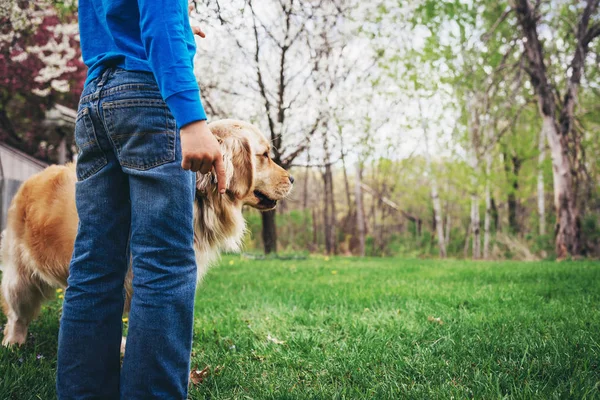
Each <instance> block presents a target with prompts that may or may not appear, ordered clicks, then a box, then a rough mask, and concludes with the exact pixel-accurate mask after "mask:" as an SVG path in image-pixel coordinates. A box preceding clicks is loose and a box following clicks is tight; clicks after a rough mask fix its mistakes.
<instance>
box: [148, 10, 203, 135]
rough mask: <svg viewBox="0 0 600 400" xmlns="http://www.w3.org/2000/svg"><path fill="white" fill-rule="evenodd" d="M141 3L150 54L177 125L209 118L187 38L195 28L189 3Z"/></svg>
mask: <svg viewBox="0 0 600 400" xmlns="http://www.w3.org/2000/svg"><path fill="white" fill-rule="evenodd" d="M138 7H139V10H140V32H141V39H142V44H143V45H144V49H145V50H146V57H147V58H148V62H149V63H150V67H151V68H152V71H153V72H154V77H155V78H156V81H157V83H158V88H159V89H160V92H161V94H162V96H163V98H164V99H165V102H166V103H167V105H168V106H169V109H170V110H171V113H173V116H174V117H175V120H176V121H177V125H178V126H179V127H182V126H184V125H187V124H189V123H190V122H194V121H201V120H206V113H205V112H204V108H203V107H202V103H201V101H200V91H199V89H198V83H197V82H196V77H195V76H194V66H193V59H192V58H191V57H190V52H189V48H188V41H187V40H186V38H187V37H188V35H190V34H191V32H192V30H191V29H192V28H191V27H190V24H189V19H188V13H187V11H188V10H187V3H184V2H182V1H181V0H138Z"/></svg>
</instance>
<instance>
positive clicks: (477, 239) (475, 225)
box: [471, 192, 481, 260]
mask: <svg viewBox="0 0 600 400" xmlns="http://www.w3.org/2000/svg"><path fill="white" fill-rule="evenodd" d="M480 224H481V221H480V218H479V196H477V193H475V192H473V193H472V194H471V225H472V226H471V232H472V233H473V259H475V260H478V259H479V258H481V228H480Z"/></svg>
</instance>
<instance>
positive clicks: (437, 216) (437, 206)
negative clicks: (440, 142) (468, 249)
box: [419, 102, 446, 258]
mask: <svg viewBox="0 0 600 400" xmlns="http://www.w3.org/2000/svg"><path fill="white" fill-rule="evenodd" d="M419 110H420V111H421V122H422V124H421V125H422V128H423V136H424V138H425V161H426V163H427V173H428V174H429V182H430V185H431V200H432V201H433V218H434V221H435V228H436V231H437V238H438V246H439V249H440V257H441V258H446V241H445V240H444V239H445V238H444V224H443V222H442V221H443V219H442V205H441V203H440V196H439V194H438V186H437V179H436V178H435V175H434V174H433V171H432V168H431V154H429V139H428V136H429V135H428V132H427V121H426V120H425V118H424V117H423V112H422V110H421V103H420V102H419Z"/></svg>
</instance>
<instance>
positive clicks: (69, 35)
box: [0, 0, 86, 161]
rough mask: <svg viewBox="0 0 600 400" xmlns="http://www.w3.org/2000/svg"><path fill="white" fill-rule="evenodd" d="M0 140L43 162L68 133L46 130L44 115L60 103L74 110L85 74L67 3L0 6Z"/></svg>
mask: <svg viewBox="0 0 600 400" xmlns="http://www.w3.org/2000/svg"><path fill="white" fill-rule="evenodd" d="M0 27H1V28H0V140H1V141H3V142H6V143H8V144H9V145H11V146H13V147H16V148H18V149H20V150H22V151H24V152H26V153H28V154H32V155H34V156H37V157H39V158H42V159H45V160H47V161H55V160H56V151H57V147H58V143H60V142H61V141H62V140H66V142H67V149H69V152H71V150H70V149H71V148H72V147H73V146H72V144H73V138H72V134H71V132H61V131H58V130H56V129H55V128H48V127H46V126H44V124H43V121H44V113H45V111H46V110H48V109H50V108H52V107H53V106H54V105H55V104H57V103H60V104H63V105H65V106H68V107H72V108H75V107H76V106H77V100H78V97H79V94H80V93H81V90H82V88H83V83H84V81H85V73H86V69H85V66H84V64H83V62H82V60H81V50H80V46H79V31H78V27H77V15H76V12H75V10H74V9H73V8H72V7H71V6H70V5H69V4H64V3H63V4H60V5H55V4H52V3H51V2H49V1H47V0H37V1H32V2H29V1H14V2H2V3H0Z"/></svg>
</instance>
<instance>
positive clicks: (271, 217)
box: [261, 210, 277, 254]
mask: <svg viewBox="0 0 600 400" xmlns="http://www.w3.org/2000/svg"><path fill="white" fill-rule="evenodd" d="M275 215H276V211H275V210H270V211H265V212H263V213H261V217H262V239H263V245H264V247H265V254H270V253H276V252H277V226H276V225H275Z"/></svg>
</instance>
